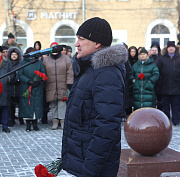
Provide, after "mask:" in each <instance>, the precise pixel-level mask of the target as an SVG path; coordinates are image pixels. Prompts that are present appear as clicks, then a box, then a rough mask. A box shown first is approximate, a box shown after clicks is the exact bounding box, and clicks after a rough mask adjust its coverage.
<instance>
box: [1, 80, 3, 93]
mask: <svg viewBox="0 0 180 177" xmlns="http://www.w3.org/2000/svg"><path fill="white" fill-rule="evenodd" d="M2 91H3V86H2V83H1V82H0V94H1V93H2Z"/></svg>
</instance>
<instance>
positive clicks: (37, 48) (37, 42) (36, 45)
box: [34, 41, 41, 51]
mask: <svg viewBox="0 0 180 177" xmlns="http://www.w3.org/2000/svg"><path fill="white" fill-rule="evenodd" d="M34 48H35V50H36V51H38V50H41V42H40V41H36V42H35V43H34Z"/></svg>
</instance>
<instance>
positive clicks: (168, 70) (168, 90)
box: [157, 41, 180, 126]
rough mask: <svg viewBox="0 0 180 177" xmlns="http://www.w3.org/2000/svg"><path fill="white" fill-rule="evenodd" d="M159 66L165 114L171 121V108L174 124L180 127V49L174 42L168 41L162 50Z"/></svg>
mask: <svg viewBox="0 0 180 177" xmlns="http://www.w3.org/2000/svg"><path fill="white" fill-rule="evenodd" d="M157 66H158V68H159V72H160V83H161V88H160V92H161V94H162V103H163V108H164V113H165V114H166V115H167V116H168V117H169V119H170V106H171V110H172V122H173V124H174V125H175V126H178V125H180V48H179V47H178V46H175V42H174V41H168V42H167V47H165V48H164V49H163V50H162V56H161V57H160V58H159V60H158V63H157Z"/></svg>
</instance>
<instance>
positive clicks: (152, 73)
mask: <svg viewBox="0 0 180 177" xmlns="http://www.w3.org/2000/svg"><path fill="white" fill-rule="evenodd" d="M129 78H130V80H131V82H132V83H133V98H134V109H135V110H136V109H139V108H144V107H155V105H156V104H155V98H156V97H155V82H156V81H157V80H158V78H159V70H158V68H157V66H156V64H155V63H154V62H153V60H152V59H151V58H149V56H148V51H147V50H146V49H145V48H144V47H143V48H142V49H141V51H140V54H139V60H138V61H137V62H136V63H135V64H134V65H133V66H132V69H131V72H130V76H129Z"/></svg>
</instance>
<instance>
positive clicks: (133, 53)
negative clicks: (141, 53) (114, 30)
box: [128, 46, 138, 66]
mask: <svg viewBox="0 0 180 177" xmlns="http://www.w3.org/2000/svg"><path fill="white" fill-rule="evenodd" d="M128 53H129V55H128V56H129V57H128V59H129V61H130V63H131V66H133V65H134V63H136V62H137V61H138V50H137V48H136V47H135V46H131V47H129V49H128Z"/></svg>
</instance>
